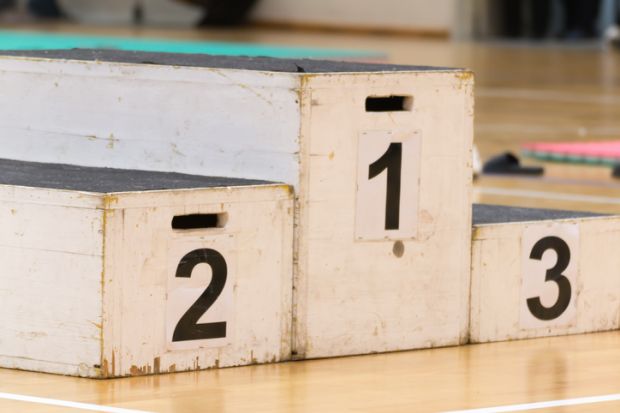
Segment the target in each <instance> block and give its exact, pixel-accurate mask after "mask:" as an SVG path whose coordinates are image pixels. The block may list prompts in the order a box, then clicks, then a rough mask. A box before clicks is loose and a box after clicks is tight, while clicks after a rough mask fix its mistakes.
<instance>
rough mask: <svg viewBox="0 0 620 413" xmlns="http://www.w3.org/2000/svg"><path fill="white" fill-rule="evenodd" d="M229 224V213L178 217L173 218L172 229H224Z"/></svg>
mask: <svg viewBox="0 0 620 413" xmlns="http://www.w3.org/2000/svg"><path fill="white" fill-rule="evenodd" d="M227 222H228V214H227V213H221V214H190V215H177V216H175V217H174V218H172V229H177V230H190V229H209V228H224V227H225V226H226V223H227Z"/></svg>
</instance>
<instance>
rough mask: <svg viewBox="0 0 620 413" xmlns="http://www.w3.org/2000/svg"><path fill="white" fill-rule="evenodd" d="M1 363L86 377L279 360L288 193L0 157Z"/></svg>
mask: <svg viewBox="0 0 620 413" xmlns="http://www.w3.org/2000/svg"><path fill="white" fill-rule="evenodd" d="M0 228H2V230H1V234H0V256H1V257H2V262H1V263H0V314H2V323H1V324H0V366H1V367H8V368H17V369H26V370H34V371H40V372H51V373H60V374H67V375H79V376H86V377H93V378H107V377H121V376H130V375H141V374H157V373H164V372H174V371H184V370H197V369H203V368H210V367H224V366H236V365H243V364H252V363H266V362H275V361H281V360H287V359H289V358H290V353H291V301H292V293H291V291H292V249H291V245H292V242H293V241H292V237H293V233H292V231H293V200H292V191H291V188H290V187H288V186H285V185H276V184H268V183H264V182H257V181H249V180H241V179H228V178H208V177H202V176H192V175H182V174H174V173H157V172H144V171H129V170H118V169H105V168H85V167H76V166H67V165H50V164H40V163H28V162H18V161H9V160H0Z"/></svg>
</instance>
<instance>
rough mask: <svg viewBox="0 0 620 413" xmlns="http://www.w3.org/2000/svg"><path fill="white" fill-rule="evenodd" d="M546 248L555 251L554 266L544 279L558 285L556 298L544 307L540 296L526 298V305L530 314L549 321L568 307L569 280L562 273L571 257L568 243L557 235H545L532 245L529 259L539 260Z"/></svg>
mask: <svg viewBox="0 0 620 413" xmlns="http://www.w3.org/2000/svg"><path fill="white" fill-rule="evenodd" d="M548 250H553V251H555V253H556V254H557V257H558V259H557V262H556V264H555V266H554V267H553V268H550V269H548V270H547V274H546V276H545V281H547V282H554V283H556V284H557V285H558V289H559V294H558V299H557V300H556V302H555V304H553V305H552V306H551V307H545V306H544V305H543V304H542V303H541V301H540V297H532V298H528V299H527V307H528V309H529V310H530V312H531V313H532V315H533V316H534V317H536V318H538V319H539V320H543V321H550V320H554V319H556V318H558V317H560V316H561V315H562V314H563V313H564V311H566V309H567V308H568V306H569V304H570V300H571V296H572V289H571V285H570V281H569V279H568V278H566V276H564V275H563V274H562V272H564V271H565V270H566V269H567V268H568V265H569V263H570V259H571V252H570V248H569V247H568V244H566V242H565V241H564V240H562V239H561V238H558V237H545V238H543V239H541V240H540V241H538V242H537V243H536V244H535V245H534V247H533V248H532V252H531V253H530V259H533V260H539V261H540V260H541V259H542V256H543V254H544V253H545V252H546V251H548Z"/></svg>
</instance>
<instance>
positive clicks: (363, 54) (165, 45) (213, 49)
mask: <svg viewBox="0 0 620 413" xmlns="http://www.w3.org/2000/svg"><path fill="white" fill-rule="evenodd" d="M74 48H80V49H117V50H136V51H143V52H170V53H203V54H215V55H227V56H267V57H279V58H289V59H299V58H314V59H317V58H319V59H321V58H322V59H337V58H340V59H381V58H383V57H384V55H382V54H381V53H377V52H371V51H364V50H340V49H318V48H308V47H286V46H270V45H259V44H249V43H227V42H199V41H179V40H166V39H145V38H132V37H114V36H105V37H104V36H81V35H71V34H59V33H43V32H22V31H7V30H0V50H45V49H74Z"/></svg>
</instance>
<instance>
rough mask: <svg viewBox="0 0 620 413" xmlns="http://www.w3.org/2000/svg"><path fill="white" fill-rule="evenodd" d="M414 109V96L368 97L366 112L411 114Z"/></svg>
mask: <svg viewBox="0 0 620 413" xmlns="http://www.w3.org/2000/svg"><path fill="white" fill-rule="evenodd" d="M412 107H413V96H397V95H391V96H368V97H367V98H366V112H409V111H411V108H412Z"/></svg>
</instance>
